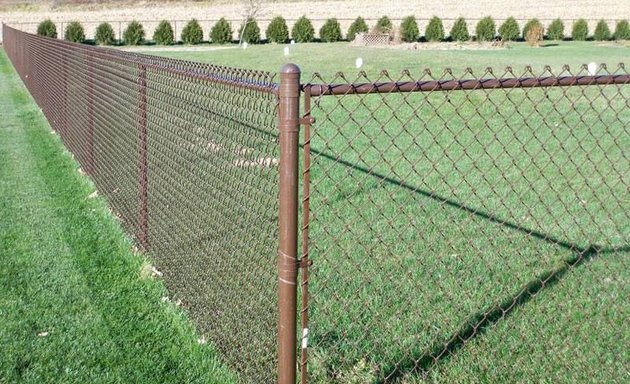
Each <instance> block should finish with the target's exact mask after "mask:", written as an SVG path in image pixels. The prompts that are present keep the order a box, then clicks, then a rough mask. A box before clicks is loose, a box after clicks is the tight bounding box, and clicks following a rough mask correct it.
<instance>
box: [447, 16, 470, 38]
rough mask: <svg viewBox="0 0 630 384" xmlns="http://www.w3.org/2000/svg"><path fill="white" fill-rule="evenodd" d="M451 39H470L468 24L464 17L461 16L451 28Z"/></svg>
mask: <svg viewBox="0 0 630 384" xmlns="http://www.w3.org/2000/svg"><path fill="white" fill-rule="evenodd" d="M451 40H454V41H468V40H470V34H469V33H468V25H467V24H466V20H464V18H463V17H460V18H459V19H457V20H456V21H455V24H453V28H451Z"/></svg>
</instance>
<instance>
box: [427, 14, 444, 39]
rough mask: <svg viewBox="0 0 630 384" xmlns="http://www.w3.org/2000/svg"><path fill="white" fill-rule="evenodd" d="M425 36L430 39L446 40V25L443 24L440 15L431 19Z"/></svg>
mask: <svg viewBox="0 0 630 384" xmlns="http://www.w3.org/2000/svg"><path fill="white" fill-rule="evenodd" d="M424 37H425V38H426V39H427V40H428V41H441V40H444V26H443V25H442V20H441V19H440V18H439V17H437V16H433V17H432V18H431V20H429V24H428V25H427V30H426V32H425V33H424Z"/></svg>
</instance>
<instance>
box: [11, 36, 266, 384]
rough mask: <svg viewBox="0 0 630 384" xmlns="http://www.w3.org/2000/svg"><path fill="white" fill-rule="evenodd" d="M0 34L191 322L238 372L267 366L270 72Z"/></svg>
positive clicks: (254, 378)
mask: <svg viewBox="0 0 630 384" xmlns="http://www.w3.org/2000/svg"><path fill="white" fill-rule="evenodd" d="M4 36H5V45H4V48H5V50H6V52H7V54H8V55H9V57H10V58H11V61H12V62H13V63H14V65H15V67H16V68H17V70H18V73H19V74H20V76H21V77H22V79H23V80H24V82H25V84H26V85H27V87H28V89H29V90H30V92H31V94H32V95H33V97H34V99H35V100H36V101H37V103H38V104H39V105H40V106H41V108H42V111H43V113H44V114H45V115H46V117H47V119H48V121H49V122H50V124H51V126H52V127H53V129H54V130H55V131H56V132H57V133H58V134H59V135H60V137H61V138H62V140H63V142H64V144H65V145H66V147H67V148H68V150H69V151H70V152H71V153H72V154H73V155H74V156H75V158H76V159H77V160H78V161H79V163H80V164H81V167H82V169H83V171H85V172H86V173H87V174H88V175H89V176H90V177H91V178H92V180H94V183H95V184H96V187H97V189H98V193H99V194H101V195H102V196H104V197H105V198H106V199H107V201H108V202H109V204H110V206H111V208H112V211H113V213H114V214H115V215H116V216H117V217H118V218H119V219H120V221H121V223H122V224H123V226H124V227H125V229H126V230H127V232H128V233H129V234H130V235H132V237H133V239H134V240H135V241H136V243H137V244H138V245H139V246H141V247H142V248H144V250H145V251H146V252H148V254H149V255H150V257H151V259H152V260H154V262H155V263H156V266H155V267H156V268H157V270H158V271H159V273H162V274H163V278H164V281H165V282H166V286H167V288H168V289H169V292H170V294H171V297H170V300H172V301H173V302H176V303H180V302H181V305H182V306H183V307H184V308H186V310H187V311H188V313H189V314H190V316H191V317H192V318H193V319H194V320H195V321H196V323H197V324H198V327H199V332H200V333H201V334H203V335H205V336H206V337H207V339H208V342H209V343H211V344H212V345H213V346H214V347H216V348H217V349H218V350H219V351H220V353H221V355H222V357H223V358H224V360H225V361H226V362H227V363H228V364H229V365H230V366H231V367H233V368H235V370H237V371H238V372H240V373H241V375H242V377H243V379H244V380H247V381H249V382H271V381H273V380H274V378H275V373H274V372H275V365H276V363H275V360H276V356H275V354H274V353H273V351H274V350H275V345H276V335H275V329H276V322H277V318H276V306H277V294H276V291H277V288H276V286H277V283H276V273H275V271H276V267H275V260H276V252H277V243H278V236H277V232H278V230H277V222H278V203H277V196H278V169H277V161H278V134H277V125H278V122H277V96H276V95H275V93H274V92H275V91H274V87H275V86H274V84H273V75H271V74H269V73H263V72H254V71H243V70H236V69H230V68H222V67H215V66H211V65H203V64H197V63H191V62H185V61H178V60H170V59H163V58H157V57H151V56H144V55H137V54H132V53H125V52H122V51H118V50H110V49H102V48H94V47H89V46H86V45H76V44H70V43H67V42H64V41H60V40H54V39H48V38H42V37H37V36H33V35H29V34H26V33H22V32H19V31H17V30H14V29H11V28H8V27H5V28H4Z"/></svg>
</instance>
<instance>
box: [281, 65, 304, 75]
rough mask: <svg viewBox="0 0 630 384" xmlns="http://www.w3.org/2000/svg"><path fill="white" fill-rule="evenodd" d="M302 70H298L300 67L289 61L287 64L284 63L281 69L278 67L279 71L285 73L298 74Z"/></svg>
mask: <svg viewBox="0 0 630 384" xmlns="http://www.w3.org/2000/svg"><path fill="white" fill-rule="evenodd" d="M301 72H302V71H301V70H300V67H298V66H297V65H295V64H292V63H289V64H285V65H284V66H283V67H282V68H281V69H280V73H287V74H299V73H301Z"/></svg>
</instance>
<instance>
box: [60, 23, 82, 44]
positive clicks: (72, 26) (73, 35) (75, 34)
mask: <svg viewBox="0 0 630 384" xmlns="http://www.w3.org/2000/svg"><path fill="white" fill-rule="evenodd" d="M63 38H64V39H66V40H68V41H72V42H73V43H82V42H83V41H84V40H85V30H83V26H82V25H81V23H79V22H78V21H71V22H70V23H68V26H67V27H66V32H65V34H64V35H63Z"/></svg>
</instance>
